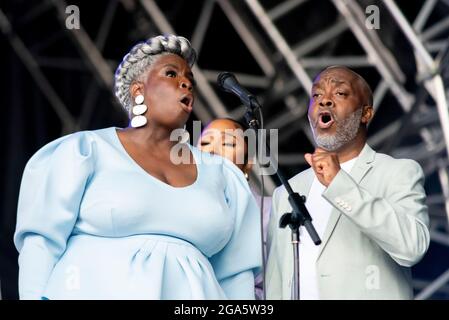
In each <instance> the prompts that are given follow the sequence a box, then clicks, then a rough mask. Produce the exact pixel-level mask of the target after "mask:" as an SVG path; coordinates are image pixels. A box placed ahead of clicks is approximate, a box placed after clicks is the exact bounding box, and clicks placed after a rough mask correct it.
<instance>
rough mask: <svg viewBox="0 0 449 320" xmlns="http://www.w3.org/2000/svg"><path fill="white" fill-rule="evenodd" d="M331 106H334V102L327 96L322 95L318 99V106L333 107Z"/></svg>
mask: <svg viewBox="0 0 449 320" xmlns="http://www.w3.org/2000/svg"><path fill="white" fill-rule="evenodd" d="M333 106H334V102H333V101H332V100H331V99H329V98H326V97H324V98H323V99H321V101H320V107H328V108H329V107H333Z"/></svg>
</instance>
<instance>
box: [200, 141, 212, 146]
mask: <svg viewBox="0 0 449 320" xmlns="http://www.w3.org/2000/svg"><path fill="white" fill-rule="evenodd" d="M209 144H210V142H209V141H201V146H202V147H204V146H207V145H209Z"/></svg>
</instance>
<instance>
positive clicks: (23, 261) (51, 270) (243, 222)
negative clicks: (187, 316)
mask: <svg viewBox="0 0 449 320" xmlns="http://www.w3.org/2000/svg"><path fill="white" fill-rule="evenodd" d="M189 148H190V150H191V151H192V152H193V155H194V157H195V162H196V163H197V172H198V175H197V179H196V181H195V182H194V183H193V184H192V185H190V186H186V187H181V188H177V187H172V186H170V185H168V184H166V183H164V182H162V181H161V180H158V179H157V178H155V177H153V176H151V175H150V174H148V173H147V172H146V171H145V170H144V169H143V168H141V167H140V166H139V165H138V164H137V163H136V162H135V161H134V160H133V159H132V158H131V157H130V156H129V154H128V153H127V152H126V150H125V149H124V147H123V145H122V144H121V142H120V140H119V139H118V135H117V132H116V128H114V127H112V128H106V129H101V130H95V131H83V132H78V133H74V134H71V135H68V136H65V137H62V138H59V139H57V140H55V141H53V142H51V143H49V144H47V145H46V146H44V147H43V148H42V149H40V150H39V151H38V152H37V153H36V154H35V155H34V156H33V157H32V158H31V159H30V160H29V162H28V164H27V166H26V168H25V171H24V174H23V177H22V184H21V188H20V196H19V203H18V217H17V227H16V233H15V236H14V241H15V245H16V247H17V249H18V251H19V253H20V255H19V267H20V271H19V292H20V298H21V299H42V298H48V299H253V298H254V273H257V272H258V268H259V267H260V265H261V239H260V238H261V237H260V232H259V230H260V224H259V223H260V222H259V221H260V218H259V214H258V208H257V204H256V203H255V201H254V198H253V196H252V194H251V191H250V189H249V187H248V184H247V182H246V180H245V178H244V176H243V174H242V172H241V171H240V170H239V169H238V168H237V167H236V166H235V165H234V164H232V163H231V162H230V161H228V160H226V159H224V158H221V157H218V156H213V155H209V154H206V153H202V152H200V151H199V150H198V149H196V148H195V147H192V146H190V147H189ZM155 152H157V151H155ZM217 160H218V161H217Z"/></svg>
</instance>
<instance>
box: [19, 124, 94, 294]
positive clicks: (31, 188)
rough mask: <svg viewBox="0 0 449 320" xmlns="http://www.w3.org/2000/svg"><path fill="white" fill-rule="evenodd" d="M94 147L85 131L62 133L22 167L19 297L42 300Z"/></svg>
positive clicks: (71, 221) (74, 215) (72, 221)
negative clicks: (62, 134)
mask: <svg viewBox="0 0 449 320" xmlns="http://www.w3.org/2000/svg"><path fill="white" fill-rule="evenodd" d="M93 146H94V143H93V142H91V141H90V140H89V136H88V135H87V133H85V132H79V133H75V134H72V135H69V136H65V137H62V138H59V139H57V140H55V141H53V142H50V143H49V144H47V145H46V146H44V147H43V148H41V149H40V150H39V151H38V152H37V153H36V154H35V155H34V156H33V157H32V158H31V159H30V160H29V161H28V163H27V165H26V167H25V170H24V173H23V176H22V182H21V185H20V193H19V201H18V207H17V225H16V231H15V234H14V243H15V246H16V248H17V250H18V251H19V295H20V298H21V299H41V297H42V295H43V292H44V290H45V286H46V284H47V281H48V279H49V277H50V274H51V272H52V270H53V267H54V266H55V264H56V262H57V261H58V259H59V258H60V256H61V255H62V254H63V253H64V251H65V249H66V244H67V239H68V237H69V236H70V234H71V232H72V230H73V227H74V225H75V222H76V220H77V217H78V211H79V206H80V202H81V198H82V196H83V192H84V189H85V186H86V183H87V181H88V179H89V176H90V174H91V173H92V171H93V166H94V161H93V152H92V149H93Z"/></svg>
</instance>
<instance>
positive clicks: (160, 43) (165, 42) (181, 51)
mask: <svg viewBox="0 0 449 320" xmlns="http://www.w3.org/2000/svg"><path fill="white" fill-rule="evenodd" d="M169 53H173V54H177V55H179V56H180V57H182V58H184V59H185V60H186V62H187V63H188V64H189V66H190V67H192V66H193V64H194V63H195V60H196V56H197V55H196V51H195V49H193V47H192V46H191V44H190V42H189V40H187V39H186V38H184V37H180V36H175V35H163V36H157V37H153V38H150V39H148V40H146V41H144V42H140V43H138V44H136V45H135V46H134V47H132V49H131V50H130V51H129V53H128V54H127V55H126V56H125V57H124V58H123V60H122V62H121V63H120V64H119V66H118V67H117V70H116V71H115V83H114V90H115V96H116V97H117V99H118V100H119V102H120V104H121V105H122V107H123V108H124V109H125V110H126V111H127V112H128V114H129V111H130V110H131V108H132V106H133V101H132V98H131V92H130V87H131V84H132V83H133V82H135V81H140V80H141V78H142V76H143V75H144V74H145V72H146V71H147V70H148V68H149V67H150V66H151V64H153V62H154V61H155V60H156V57H157V56H160V55H164V54H169Z"/></svg>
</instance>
